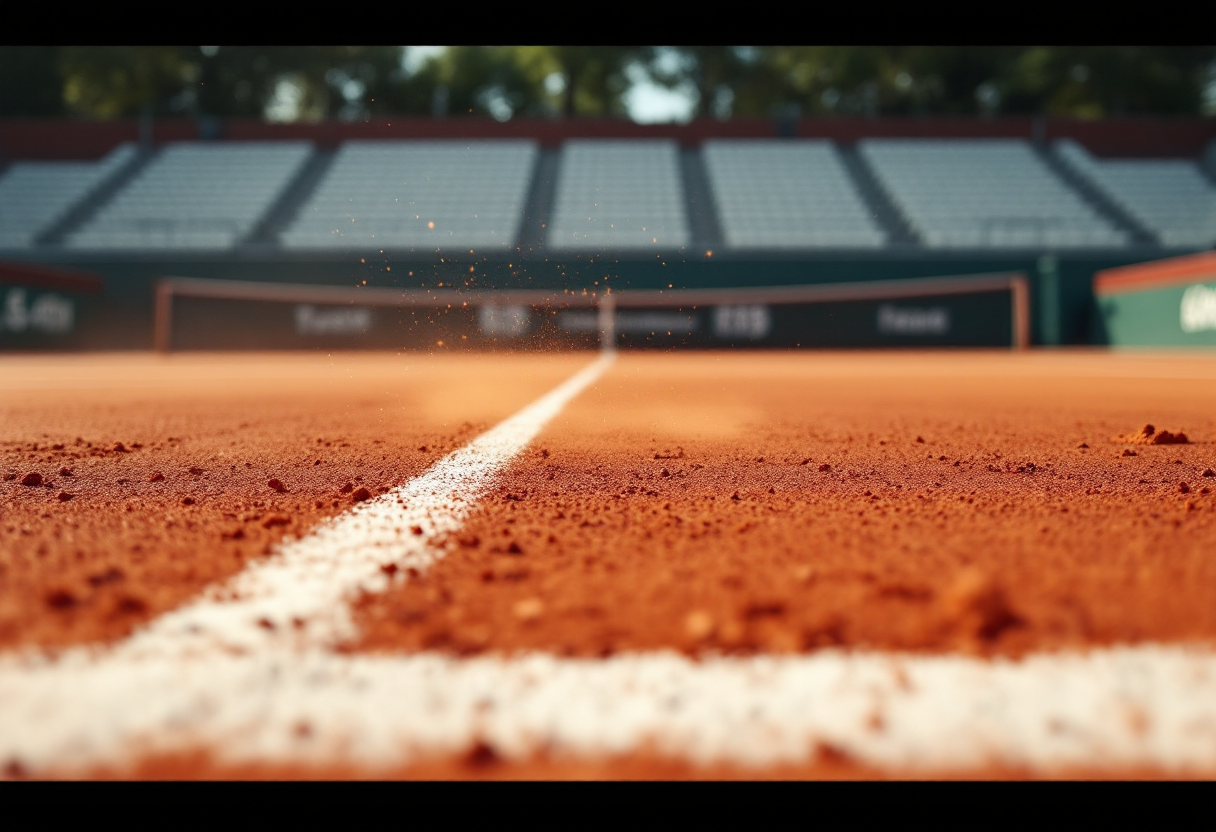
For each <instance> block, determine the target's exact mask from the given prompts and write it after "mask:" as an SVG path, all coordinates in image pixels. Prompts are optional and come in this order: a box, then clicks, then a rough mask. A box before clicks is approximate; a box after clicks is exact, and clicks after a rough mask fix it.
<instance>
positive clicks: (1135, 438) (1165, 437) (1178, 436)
mask: <svg viewBox="0 0 1216 832" xmlns="http://www.w3.org/2000/svg"><path fill="white" fill-rule="evenodd" d="M1111 439H1112V441H1114V442H1123V443H1125V444H1128V445H1188V444H1190V441H1191V440H1189V439H1187V436H1186V434H1185V433H1183V432H1182V431H1179V432H1178V433H1170V432H1169V431H1168V430H1157V429H1156V428H1155V427H1153V426H1152V425H1145V426H1144V427H1142V428H1140V430H1138V431H1136V432H1135V433H1129V434H1126V435H1124V436H1115V437H1112V438H1111Z"/></svg>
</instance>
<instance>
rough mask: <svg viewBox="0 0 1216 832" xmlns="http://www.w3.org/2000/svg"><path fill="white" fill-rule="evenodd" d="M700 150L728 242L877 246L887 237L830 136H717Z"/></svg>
mask: <svg viewBox="0 0 1216 832" xmlns="http://www.w3.org/2000/svg"><path fill="white" fill-rule="evenodd" d="M702 154H703V157H704V160H705V167H706V170H707V172H708V175H709V181H710V184H711V187H712V189H713V194H714V198H715V202H716V203H717V206H718V215H719V218H720V221H721V225H722V233H723V236H724V237H725V242H726V245H727V247H728V248H735V249H800V248H820V247H839V248H877V247H880V246H882V245H883V244H884V242H885V241H886V235H885V234H884V233H883V232H882V231H881V230H880V229H879V227H878V226H877V224H876V223H875V222H874V219H873V218H872V217H871V216H870V215H869V212H868V210H867V208H866V205H865V203H864V202H863V200H862V198H861V196H860V194H859V193H858V191H857V188H856V187H855V186H854V184H853V182H852V181H851V180H850V178H849V175H848V172H847V171H846V170H845V167H844V165H843V164H842V163H841V160H840V158H839V155H838V152H837V150H836V148H835V146H834V145H833V144H832V143H831V142H827V141H813V140H806V141H799V140H784V141H783V140H765V139H757V140H739V141H730V140H717V141H708V142H706V143H705V145H704V147H703V150H702Z"/></svg>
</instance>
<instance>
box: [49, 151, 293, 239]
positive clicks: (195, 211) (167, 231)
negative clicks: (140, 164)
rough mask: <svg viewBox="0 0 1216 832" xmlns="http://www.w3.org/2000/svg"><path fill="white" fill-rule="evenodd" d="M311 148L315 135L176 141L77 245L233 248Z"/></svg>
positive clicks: (92, 223)
mask: <svg viewBox="0 0 1216 832" xmlns="http://www.w3.org/2000/svg"><path fill="white" fill-rule="evenodd" d="M311 152H312V145H311V143H309V142H300V141H295V142H256V143H254V142H224V143H222V144H221V143H213V142H179V143H174V144H170V145H169V146H168V147H166V148H165V149H164V151H162V152H161V153H160V155H159V156H157V157H156V158H155V159H153V160H152V161H151V162H150V163H149V164H148V166H147V167H146V168H144V169H143V170H142V171H140V173H139V174H138V175H137V176H136V177H135V179H133V180H132V181H131V182H130V183H129V184H128V185H127V187H125V188H123V189H122V190H121V191H119V193H118V194H117V195H115V197H114V198H113V199H112V200H111V201H110V202H109V203H107V204H106V205H104V206H102V207H101V208H100V209H99V211H98V212H97V214H96V215H95V216H94V217H93V218H92V219H91V220H90V221H89V222H87V223H86V224H85V225H84V226H83V227H82V228H80V229H79V230H78V231H76V232H75V233H73V234H70V235H69V236H68V238H67V240H66V241H65V244H66V246H67V247H69V248H72V249H85V250H97V249H203V250H216V249H229V248H232V247H234V246H235V245H237V244H238V243H240V242H241V241H242V239H243V238H244V237H245V235H247V234H248V233H249V232H250V230H251V229H252V228H253V227H254V225H255V224H256V223H257V222H258V220H259V219H260V218H261V217H262V215H263V214H265V213H266V211H267V210H268V209H269V208H270V206H271V205H272V204H273V202H274V200H275V198H276V197H277V196H278V195H279V194H280V193H281V192H282V191H283V189H284V188H286V187H287V185H288V183H290V182H291V180H292V178H293V177H294V176H295V175H296V173H297V172H298V171H299V169H300V167H301V166H302V165H303V164H304V163H305V161H306V160H307V158H308V155H309V154H310V153H311Z"/></svg>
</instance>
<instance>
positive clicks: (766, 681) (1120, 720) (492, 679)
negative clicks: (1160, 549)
mask: <svg viewBox="0 0 1216 832" xmlns="http://www.w3.org/2000/svg"><path fill="white" fill-rule="evenodd" d="M305 726H306V727H307V730H305V731H302V730H301V728H302V727H305ZM478 739H482V740H485V741H488V742H490V743H492V744H493V745H494V746H495V748H496V749H497V750H498V751H499V753H500V754H502V755H503V756H505V757H507V758H508V759H521V758H526V757H527V756H528V755H530V754H533V753H537V752H545V753H549V754H552V755H555V756H558V757H561V756H563V755H576V756H591V757H594V756H600V755H612V754H627V753H629V752H631V751H636V750H638V749H640V748H649V749H650V750H652V751H653V752H657V753H659V754H663V755H670V756H671V757H674V758H677V759H684V760H688V761H691V762H693V763H710V762H714V761H724V762H731V763H735V764H740V765H745V766H747V765H756V766H760V765H765V764H772V763H798V762H801V761H807V760H813V759H814V756H815V753H816V746H817V745H818V743H821V742H826V743H832V744H834V745H836V746H837V747H839V748H840V749H842V750H843V751H844V752H846V753H848V754H850V755H852V756H853V757H854V758H855V759H857V760H858V761H860V762H862V763H865V764H869V765H873V766H876V767H882V768H891V769H894V770H896V771H905V772H910V773H915V772H916V771H917V770H925V771H933V770H938V771H941V770H947V771H948V770H955V771H959V770H966V769H969V768H973V767H976V766H983V765H986V764H994V763H995V764H1004V765H1009V766H1025V767H1029V768H1031V769H1033V770H1036V771H1039V772H1044V773H1050V772H1051V771H1053V770H1061V769H1066V768H1068V767H1081V766H1083V767H1086V768H1090V769H1099V770H1100V769H1108V770H1113V771H1115V772H1117V771H1118V770H1119V767H1123V766H1157V767H1160V768H1161V769H1163V770H1165V771H1166V772H1173V773H1178V774H1181V773H1187V772H1192V773H1196V774H1200V775H1204V776H1207V775H1210V774H1211V773H1212V772H1213V771H1214V770H1216V655H1214V654H1213V653H1212V652H1210V651H1203V650H1197V649H1186V648H1179V647H1159V646H1149V647H1139V648H1116V649H1105V650H1100V651H1093V652H1091V653H1088V654H1058V655H1040V656H1033V657H1029V658H1026V659H1024V660H1022V661H1020V662H1013V661H1003V660H1002V661H993V662H986V661H983V660H979V659H974V658H965V657H950V656H940V657H925V656H899V655H890V654H887V655H881V654H865V653H854V654H848V653H839V652H821V653H816V654H813V655H809V656H795V657H781V658H778V657H758V658H751V659H724V658H718V659H706V660H703V661H701V662H695V661H691V660H688V659H685V658H683V657H680V656H676V655H672V654H664V653H660V654H648V655H624V656H619V657H614V658H611V659H607V660H573V659H560V658H556V657H552V656H543V655H532V656H527V657H523V658H516V659H509V660H508V659H503V658H478V659H469V660H459V659H451V658H446V657H442V656H437V655H433V654H419V655H414V656H408V657H398V656H361V655H356V656H341V655H335V654H333V653H331V652H328V651H325V650H320V649H309V650H305V651H293V650H288V649H272V650H269V651H267V652H263V653H259V654H256V655H254V654H248V655H244V656H233V655H222V654H217V653H210V654H207V655H204V656H198V657H189V656H183V655H180V654H179V655H177V656H173V657H170V658H166V659H163V660H159V661H148V660H145V659H140V658H138V657H134V656H131V655H129V654H128V655H122V656H112V657H110V658H109V659H108V660H106V661H101V662H96V661H90V660H89V659H88V657H87V656H84V655H82V654H80V653H77V654H75V655H72V656H70V657H68V658H66V659H64V660H62V661H60V662H57V663H47V664H44V665H42V666H31V665H30V664H29V663H22V664H18V663H17V662H14V661H13V660H12V659H7V660H0V764H4V763H11V762H13V761H17V762H19V763H20V764H21V765H22V766H23V767H24V768H25V769H26V770H27V771H30V772H32V773H33V774H35V775H37V774H38V773H40V772H50V771H55V772H58V773H60V774H71V773H73V772H84V771H86V770H87V768H88V767H89V766H91V765H98V764H107V763H108V764H112V765H115V764H116V765H119V766H121V765H122V764H123V763H124V762H127V761H130V760H131V759H132V758H133V756H134V755H136V754H140V753H144V754H150V753H157V752H160V753H167V752H174V751H193V750H210V751H211V752H212V753H213V754H214V755H215V758H216V759H217V760H218V761H219V762H221V763H224V762H227V763H240V762H257V761H260V762H266V763H306V764H318V765H324V764H334V763H343V762H351V763H354V764H357V765H362V766H367V767H371V768H376V767H380V766H390V765H400V764H404V763H408V762H411V761H417V760H419V759H420V758H422V757H423V756H424V755H427V754H442V753H460V752H462V751H464V750H466V749H467V748H468V747H469V746H470V745H471V743H472V742H473V741H475V740H478Z"/></svg>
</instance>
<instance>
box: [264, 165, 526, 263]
mask: <svg viewBox="0 0 1216 832" xmlns="http://www.w3.org/2000/svg"><path fill="white" fill-rule="evenodd" d="M537 153H538V150H537V146H536V144H535V143H534V142H530V141H478V142H424V141H419V142H401V141H363V142H348V143H347V144H345V145H344V146H343V147H342V148H341V149H340V150H339V151H338V153H337V155H336V158H335V159H334V161H333V163H332V166H331V167H330V169H329V171H328V174H327V175H326V177H325V179H324V180H323V181H322V182H321V184H320V185H319V186H318V188H317V189H316V190H315V191H314V192H313V195H312V197H311V198H310V199H309V200H308V202H307V203H306V204H305V205H304V206H303V207H302V208H301V210H300V212H299V214H298V216H297V218H296V220H295V222H294V223H293V224H292V225H291V227H290V228H288V229H287V230H286V231H284V232H283V233H282V234H281V235H280V237H279V239H280V242H281V243H282V244H283V246H284V247H285V248H289V249H297V250H299V249H333V248H356V247H360V248H367V247H371V246H375V247H377V248H384V247H387V246H391V247H394V248H420V249H427V248H445V247H460V248H471V249H473V250H477V249H483V250H484V249H506V248H509V247H511V246H513V245H515V241H516V239H517V238H518V236H519V228H520V221H521V218H522V217H523V213H524V207H525V203H526V201H527V198H528V186H529V184H530V183H531V180H532V172H533V169H534V167H535V164H536V156H537Z"/></svg>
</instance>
